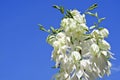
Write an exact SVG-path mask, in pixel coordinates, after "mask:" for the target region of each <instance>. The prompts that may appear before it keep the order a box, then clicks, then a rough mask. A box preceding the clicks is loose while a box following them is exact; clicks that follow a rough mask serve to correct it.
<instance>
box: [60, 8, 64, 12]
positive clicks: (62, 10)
mask: <svg viewBox="0 0 120 80" xmlns="http://www.w3.org/2000/svg"><path fill="white" fill-rule="evenodd" d="M60 12H61V13H62V14H64V7H62V6H60Z"/></svg>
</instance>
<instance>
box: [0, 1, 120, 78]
mask: <svg viewBox="0 0 120 80" xmlns="http://www.w3.org/2000/svg"><path fill="white" fill-rule="evenodd" d="M93 3H98V5H99V7H98V8H97V9H96V10H95V11H97V12H98V13H99V14H100V17H106V20H105V21H104V22H102V24H101V25H102V26H104V27H106V28H108V29H109V31H110V35H109V37H108V38H107V41H108V42H109V43H110V44H111V47H112V50H111V51H112V52H113V53H114V54H115V55H114V57H115V58H116V60H112V64H113V67H112V69H111V71H112V74H111V75H110V76H109V77H105V78H104V79H103V80H118V79H119V78H120V46H119V45H120V20H119V19H120V1H119V0H74V1H73V0H0V80H50V79H51V77H52V75H53V74H55V73H56V72H57V71H56V70H54V69H52V68H51V67H52V66H53V64H54V62H53V61H51V57H50V56H51V51H52V49H53V48H52V47H51V46H50V45H48V44H47V43H46V41H45V39H46V37H47V35H48V34H47V33H44V32H42V31H40V30H39V27H38V26H37V24H39V23H41V24H43V25H44V26H45V27H46V28H47V29H48V28H49V26H54V27H55V28H58V27H59V25H60V20H61V18H62V15H61V14H60V13H59V12H58V11H57V10H56V9H54V8H52V7H51V6H52V5H53V4H57V5H63V6H64V7H65V8H67V9H78V10H79V11H81V12H83V11H84V10H85V9H87V8H88V7H89V6H90V5H91V4H93ZM91 18H92V17H88V18H87V19H88V23H87V24H88V25H89V24H90V23H91V22H92V20H94V19H91Z"/></svg>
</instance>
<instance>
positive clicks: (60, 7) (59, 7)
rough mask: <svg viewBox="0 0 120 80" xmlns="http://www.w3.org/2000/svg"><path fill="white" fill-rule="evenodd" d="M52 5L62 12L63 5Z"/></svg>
mask: <svg viewBox="0 0 120 80" xmlns="http://www.w3.org/2000/svg"><path fill="white" fill-rule="evenodd" d="M52 7H53V8H56V9H58V10H59V11H60V12H61V13H62V14H64V7H63V6H58V5H53V6H52Z"/></svg>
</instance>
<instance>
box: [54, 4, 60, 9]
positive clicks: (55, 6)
mask: <svg viewBox="0 0 120 80" xmlns="http://www.w3.org/2000/svg"><path fill="white" fill-rule="evenodd" d="M52 7H53V8H56V9H60V7H59V6H57V5H53V6H52Z"/></svg>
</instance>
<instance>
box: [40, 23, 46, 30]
mask: <svg viewBox="0 0 120 80" xmlns="http://www.w3.org/2000/svg"><path fill="white" fill-rule="evenodd" d="M38 26H40V30H42V31H46V29H45V28H44V27H43V26H42V25H41V24H38Z"/></svg>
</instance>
